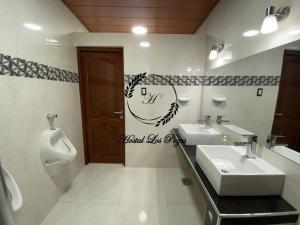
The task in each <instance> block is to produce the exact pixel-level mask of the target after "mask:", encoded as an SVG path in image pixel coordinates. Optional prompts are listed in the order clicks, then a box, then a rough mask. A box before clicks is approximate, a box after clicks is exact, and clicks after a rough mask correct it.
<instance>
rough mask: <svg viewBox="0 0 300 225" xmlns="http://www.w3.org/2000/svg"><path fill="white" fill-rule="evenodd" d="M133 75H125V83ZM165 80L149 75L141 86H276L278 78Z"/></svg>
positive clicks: (170, 77)
mask: <svg viewBox="0 0 300 225" xmlns="http://www.w3.org/2000/svg"><path fill="white" fill-rule="evenodd" d="M134 76H135V75H128V74H126V75H125V83H128V82H130V81H131V80H132V79H133V78H134ZM164 77H165V78H166V79H162V78H160V77H158V76H153V75H151V74H149V75H148V76H147V77H146V78H145V79H144V80H143V81H142V82H141V84H142V85H168V81H169V82H171V83H172V84H173V85H177V86H202V85H204V86H278V85H279V82H280V76H186V75H165V76H164Z"/></svg>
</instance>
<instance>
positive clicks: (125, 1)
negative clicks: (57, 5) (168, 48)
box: [63, 0, 219, 34]
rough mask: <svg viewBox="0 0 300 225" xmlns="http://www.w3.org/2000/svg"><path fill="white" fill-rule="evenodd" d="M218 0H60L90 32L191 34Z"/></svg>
mask: <svg viewBox="0 0 300 225" xmlns="http://www.w3.org/2000/svg"><path fill="white" fill-rule="evenodd" d="M218 1H219V0H63V2H64V3H65V4H66V5H67V6H68V8H69V9H70V10H71V11H72V12H73V13H74V14H75V15H76V16H77V17H78V18H79V20H80V21H81V22H82V23H83V24H84V25H85V26H86V28H87V29H88V30H89V31H91V32H120V33H130V32H131V28H132V27H133V26H146V27H147V28H148V32H149V33H160V34H194V33H195V32H196V31H197V29H198V28H199V26H200V25H201V24H202V23H203V21H204V20H205V18H206V17H207V16H208V14H209V13H210V11H211V10H212V9H213V7H214V6H215V5H216V4H217V2H218Z"/></svg>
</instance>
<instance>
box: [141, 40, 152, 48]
mask: <svg viewBox="0 0 300 225" xmlns="http://www.w3.org/2000/svg"><path fill="white" fill-rule="evenodd" d="M140 46H141V47H143V48H149V47H150V46H151V44H150V42H148V41H142V42H140Z"/></svg>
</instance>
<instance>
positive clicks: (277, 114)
mask: <svg viewBox="0 0 300 225" xmlns="http://www.w3.org/2000/svg"><path fill="white" fill-rule="evenodd" d="M275 116H283V113H275Z"/></svg>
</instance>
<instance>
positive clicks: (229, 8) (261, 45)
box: [198, 0, 300, 70]
mask: <svg viewBox="0 0 300 225" xmlns="http://www.w3.org/2000/svg"><path fill="white" fill-rule="evenodd" d="M269 4H270V1H269V0H251V1H241V0H221V1H220V2H219V3H218V4H217V5H216V7H215V8H214V10H213V11H212V12H211V13H210V15H209V17H208V18H207V19H206V20H205V22H204V24H203V25H202V26H201V27H200V28H199V30H198V32H199V33H203V32H204V33H205V34H206V35H207V36H209V37H210V41H209V42H211V41H217V43H218V42H219V41H224V43H225V45H226V46H228V45H230V46H229V47H228V48H227V51H231V52H232V56H233V58H232V59H231V60H215V61H213V62H212V61H207V64H206V67H207V70H208V69H212V68H216V67H218V66H222V65H225V64H228V63H231V62H233V61H236V60H239V59H241V58H244V57H247V56H250V55H253V54H256V53H259V52H263V51H266V50H268V49H271V48H274V47H277V46H281V45H284V44H287V43H289V42H292V41H296V40H298V39H299V38H300V33H299V34H297V35H291V34H290V32H291V31H293V30H296V29H300V24H299V21H300V14H299V11H300V1H298V0H273V3H272V5H274V6H275V7H276V8H279V7H280V6H283V5H288V6H290V7H291V13H290V15H289V17H288V18H287V19H286V20H285V21H283V22H281V23H279V30H278V31H277V32H276V33H271V34H267V35H262V34H260V35H258V36H255V37H250V38H249V37H248V38H246V37H243V35H242V34H243V33H244V32H245V31H247V30H252V29H256V30H260V28H261V25H262V22H263V19H264V15H265V9H266V8H267V7H268V6H269ZM210 47H211V46H208V48H210ZM206 56H207V57H208V52H207V54H206Z"/></svg>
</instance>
